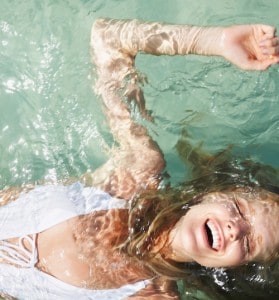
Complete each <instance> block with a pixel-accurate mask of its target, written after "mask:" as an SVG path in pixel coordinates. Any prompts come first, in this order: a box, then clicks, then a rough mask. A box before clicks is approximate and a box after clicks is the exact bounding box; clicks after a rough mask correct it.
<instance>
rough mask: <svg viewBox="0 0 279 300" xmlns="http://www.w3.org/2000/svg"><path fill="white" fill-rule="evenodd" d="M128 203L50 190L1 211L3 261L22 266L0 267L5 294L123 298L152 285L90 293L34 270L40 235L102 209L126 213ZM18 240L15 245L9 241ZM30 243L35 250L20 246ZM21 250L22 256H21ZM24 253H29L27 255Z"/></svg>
mask: <svg viewBox="0 0 279 300" xmlns="http://www.w3.org/2000/svg"><path fill="white" fill-rule="evenodd" d="M126 205H127V201H124V200H119V199H115V198H112V197H111V196H110V195H108V194H107V193H104V192H102V191H100V190H97V189H95V188H91V187H90V188H88V187H86V188H84V187H83V185H82V184H80V183H75V184H73V185H70V186H63V185H58V186H57V185H47V186H39V187H36V188H35V189H34V190H32V191H30V192H28V193H23V194H21V195H20V196H19V198H18V199H17V200H16V201H14V202H11V203H9V204H7V205H5V206H2V207H0V259H1V257H2V258H5V260H9V261H11V262H13V263H16V264H17V265H20V266H22V267H20V268H17V267H15V266H12V265H9V264H0V292H2V293H5V294H9V295H11V296H13V297H16V298H18V299H28V300H36V299H38V300H39V299H40V300H44V299H52V300H55V299H59V300H64V299H71V300H72V299H80V300H83V299H84V300H85V299H94V300H95V299H102V300H106V299H114V300H117V299H123V298H125V297H128V296H130V295H132V294H134V293H136V292H137V291H138V290H140V289H142V288H144V287H145V286H146V284H147V283H148V282H149V281H140V282H137V283H135V284H128V285H125V286H122V287H121V288H118V289H110V290H90V289H85V288H78V287H75V286H72V285H70V284H67V283H64V282H63V281H61V280H58V279H56V278H54V277H52V276H50V275H48V274H46V273H44V272H42V271H40V270H38V269H37V268H36V267H35V264H36V263H37V259H38V258H37V249H36V246H35V236H36V234H37V233H39V232H41V231H43V230H46V229H48V228H50V227H52V226H54V225H56V224H58V223H61V222H63V221H66V220H67V219H70V218H73V217H75V216H78V215H82V214H89V213H90V212H93V211H97V210H107V209H112V208H125V207H126ZM13 237H18V238H19V239H18V245H17V246H14V245H12V244H10V243H8V242H7V241H4V240H5V239H9V238H13ZM23 238H24V239H25V242H26V239H28V242H29V243H30V244H31V245H32V249H33V250H32V251H31V252H29V251H26V250H24V249H23V247H22V246H21V241H22V239H23ZM18 250H20V253H21V254H20V253H19V252H18ZM23 250H24V252H23Z"/></svg>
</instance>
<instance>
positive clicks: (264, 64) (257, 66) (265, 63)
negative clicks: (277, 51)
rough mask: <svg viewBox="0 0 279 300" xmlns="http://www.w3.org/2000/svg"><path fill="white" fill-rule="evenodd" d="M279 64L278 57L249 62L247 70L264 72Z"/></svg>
mask: <svg viewBox="0 0 279 300" xmlns="http://www.w3.org/2000/svg"><path fill="white" fill-rule="evenodd" d="M277 63H278V57H276V56H272V57H271V58H267V59H265V60H261V61H260V60H252V59H251V60H249V61H248V63H247V65H246V67H245V70H256V71H263V70H266V69H268V68H269V67H270V66H272V65H274V64H277Z"/></svg>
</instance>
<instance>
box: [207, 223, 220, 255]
mask: <svg viewBox="0 0 279 300" xmlns="http://www.w3.org/2000/svg"><path fill="white" fill-rule="evenodd" d="M205 231H206V235H207V240H208V243H209V245H210V247H211V248H212V249H213V250H215V251H218V250H219V249H220V247H221V237H220V234H219V231H218V229H217V228H216V225H215V224H214V223H213V222H212V221H211V220H208V221H206V223H205Z"/></svg>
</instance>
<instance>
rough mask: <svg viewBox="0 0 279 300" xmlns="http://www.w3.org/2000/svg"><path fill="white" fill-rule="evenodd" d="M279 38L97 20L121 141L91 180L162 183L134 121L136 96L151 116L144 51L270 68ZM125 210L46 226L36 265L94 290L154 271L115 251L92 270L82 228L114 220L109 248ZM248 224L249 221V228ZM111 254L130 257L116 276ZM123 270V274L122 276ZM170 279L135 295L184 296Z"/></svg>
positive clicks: (155, 157)
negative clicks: (140, 60)
mask: <svg viewBox="0 0 279 300" xmlns="http://www.w3.org/2000/svg"><path fill="white" fill-rule="evenodd" d="M278 44H279V39H278V37H276V36H275V29H274V28H273V27H271V26H267V25H239V26H232V27H211V28H206V27H197V26H185V25H167V24H160V23H141V22H139V21H113V20H97V21H96V22H95V24H94V25H93V28H92V35H91V49H92V56H93V60H94V63H95V66H96V71H97V82H96V86H95V91H96V93H97V94H99V95H100V96H101V97H102V100H103V103H104V110H105V113H106V114H107V117H108V122H109V125H110V128H111V131H112V134H113V136H114V138H115V140H116V141H117V142H118V145H119V146H118V147H116V148H115V149H114V150H113V151H112V155H111V158H110V159H109V160H108V162H107V163H106V164H105V165H103V166H102V167H101V168H100V169H98V170H96V171H95V172H94V173H89V174H85V175H84V176H83V178H82V180H83V181H84V183H85V184H87V185H94V186H96V187H99V188H101V189H102V190H104V191H106V192H108V193H110V194H111V195H113V196H116V197H119V198H122V199H127V200H129V199H131V197H132V196H133V195H134V194H136V193H140V192H141V190H142V189H145V188H146V187H149V188H153V189H156V188H157V187H158V184H159V181H160V173H161V171H162V170H163V168H164V166H165V162H164V158H163V155H162V153H161V151H160V149H159V148H158V146H157V145H156V143H155V142H154V141H153V140H152V139H151V137H150V136H149V135H148V133H147V130H146V129H145V128H144V127H143V126H141V125H139V124H137V123H136V122H135V121H134V120H133V118H132V117H131V114H130V110H129V102H130V101H135V102H136V103H137V104H138V107H139V110H140V112H141V114H142V116H143V117H145V118H149V116H148V114H147V112H146V110H145V104H144V98H143V93H142V90H141V88H140V86H139V82H140V80H141V79H140V78H139V76H138V74H137V72H136V70H135V67H134V63H135V57H136V55H137V53H138V52H145V53H149V54H154V55H177V54H179V55H186V54H189V53H193V54H202V55H219V56H223V57H224V58H226V59H228V60H229V61H231V62H232V63H233V64H235V65H237V66H238V67H240V68H242V69H250V70H264V69H266V68H268V67H270V66H271V65H274V64H277V63H278V61H279V46H278ZM123 99H124V101H123ZM7 193H8V192H7V191H6V192H2V194H0V196H1V198H3V199H5V201H6V198H7ZM204 205H206V204H204ZM214 205H220V209H221V208H222V209H224V205H223V204H220V203H219V204H218V203H217V204H216V203H215V204H214ZM218 207H219V206H218ZM203 208H204V207H203ZM199 209H200V208H199ZM121 213H123V212H120V211H118V212H115V214H116V216H115V219H114V221H112V218H110V215H109V214H112V212H103V215H98V216H97V215H94V214H91V215H87V216H84V217H83V219H82V220H81V219H80V218H74V219H71V220H69V221H66V222H63V223H61V224H58V225H57V226H54V227H52V228H49V229H48V230H46V231H44V232H41V233H39V234H38V236H37V246H38V247H37V248H38V253H39V262H38V265H37V267H38V268H40V269H41V270H42V271H44V272H46V273H48V274H50V275H52V276H55V277H56V278H58V279H60V280H63V281H65V282H67V283H70V284H73V285H76V286H81V287H88V288H92V289H94V288H95V289H101V288H112V287H119V286H121V285H123V284H125V283H128V282H135V281H139V280H142V279H147V278H151V277H152V274H150V272H149V271H147V270H146V269H145V268H144V266H143V265H142V264H141V263H139V262H136V261H135V260H133V259H129V258H127V257H125V256H123V255H122V254H119V253H115V252H113V251H112V250H111V251H107V252H106V253H105V255H104V256H103V258H102V259H103V260H102V263H103V265H102V263H101V264H100V265H99V273H98V271H97V273H96V272H95V273H94V274H93V273H92V270H93V269H94V268H95V269H96V263H94V262H93V261H92V257H94V253H96V248H94V247H92V246H91V248H90V245H89V243H87V241H88V240H90V239H92V232H91V233H90V232H89V233H88V234H86V233H85V234H84V235H82V234H81V232H87V231H86V229H87V228H88V227H86V226H87V225H86V224H89V223H90V222H91V223H92V222H95V221H96V222H97V220H99V221H101V223H103V224H104V226H105V225H107V224H110V225H111V226H115V228H118V232H120V235H119V236H118V237H115V236H114V235H113V233H112V232H110V233H109V232H108V230H107V231H106V230H103V231H101V234H100V235H99V236H98V238H96V239H97V240H98V242H99V241H107V242H104V244H99V245H100V247H103V249H105V247H106V248H108V246H107V245H108V244H110V243H112V242H115V241H116V240H115V238H116V239H117V241H118V242H119V241H121V240H122V239H124V238H125V235H126V233H125V230H126V229H127V228H126V227H127V226H126V225H121V224H122V223H121V222H122V221H121V220H123V218H118V217H117V215H118V214H121ZM234 217H235V216H234ZM124 219H125V218H124ZM185 220H186V221H187V218H185V219H182V220H181V222H180V223H183V222H184V221H185ZM239 220H240V222H239V224H242V223H243V222H242V220H241V218H239ZM186 221H185V222H186ZM110 222H111V223H110ZM119 226H120V227H119ZM121 226H123V227H121ZM239 226H240V225H239ZM181 228H183V227H181ZM245 230H246V229H244V227H243V231H245ZM247 232H248V231H247ZM172 234H173V235H172V236H171V240H172V241H173V245H171V247H172V248H174V250H175V252H176V254H173V255H174V257H173V258H174V259H176V260H182V259H184V260H185V261H188V260H192V259H194V257H190V256H189V255H188V254H187V255H186V254H185V251H184V250H185V249H184V250H183V246H181V245H182V244H181V243H182V241H183V239H184V237H183V238H181V235H180V233H178V228H177V227H176V228H175V230H174V231H173V232H172ZM179 235H180V238H178V237H179ZM107 243H108V244H107ZM27 248H28V246H27ZM110 249H112V247H111V248H110ZM186 250H187V249H186ZM112 255H113V259H114V261H115V262H117V263H119V264H120V262H121V261H122V260H123V261H125V262H126V263H127V264H126V266H125V267H123V268H122V269H121V268H118V269H117V273H115V274H113V272H112V275H111V277H108V276H107V277H106V276H104V275H103V273H102V270H103V268H104V266H105V267H108V266H107V262H110V259H111V257H112ZM196 260H197V261H198V259H196ZM105 261H107V262H105ZM127 266H128V267H127ZM62 270H64V271H62ZM65 270H66V272H65ZM108 273H109V272H108ZM100 274H101V275H102V276H101V275H100ZM119 274H123V276H120V275H119ZM127 274H128V275H127ZM117 275H119V276H118V277H119V280H117V281H115V278H116V277H117ZM96 278H102V279H100V280H98V279H96ZM162 280H164V279H162ZM108 282H109V283H110V286H107V284H108ZM164 282H165V286H166V288H164V289H163V288H158V287H159V286H160V287H162V286H164V284H162V282H160V284H159V285H158V284H157V283H156V281H154V282H153V283H151V284H150V285H149V286H148V287H147V288H146V289H144V290H141V291H140V292H138V293H137V294H136V295H134V296H131V297H129V299H178V297H179V296H178V294H177V293H176V291H173V289H172V288H173V287H172V286H171V284H167V281H164ZM113 284H115V286H113Z"/></svg>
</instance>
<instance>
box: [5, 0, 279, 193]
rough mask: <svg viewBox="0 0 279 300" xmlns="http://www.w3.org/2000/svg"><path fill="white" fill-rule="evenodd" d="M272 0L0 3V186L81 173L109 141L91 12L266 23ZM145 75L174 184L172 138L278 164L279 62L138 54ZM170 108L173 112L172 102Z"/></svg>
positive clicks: (177, 170) (181, 174)
mask: <svg viewBox="0 0 279 300" xmlns="http://www.w3.org/2000/svg"><path fill="white" fill-rule="evenodd" d="M278 11H279V2H278V1H277V0H269V1H266V0H255V1H249V0H237V1H227V0H223V1H222V0H214V1H206V0H197V1H192V0H191V1H190V0H164V1H160V0H118V1H117V0H110V1H104V0H91V1H85V0H83V1H82V0H72V1H70V0H68V1H66V0H64V1H54V0H53V1H51V0H44V1H40V0H28V1H25V2H24V1H19V0H17V1H15V0H14V1H11V0H1V9H0V170H1V172H0V188H3V187H4V186H10V185H20V184H23V183H28V182H34V181H44V180H51V181H53V182H56V181H58V180H62V179H66V178H69V177H76V176H80V175H81V174H83V173H84V172H86V171H87V170H94V169H95V168H97V167H98V166H100V165H101V164H102V163H103V162H104V161H105V160H106V159H107V155H108V153H107V151H106V149H107V146H110V145H111V144H112V137H111V135H110V133H109V130H108V127H107V125H106V121H105V118H104V115H103V114H102V109H101V103H100V99H98V98H97V97H96V96H95V95H94V93H93V91H92V89H91V85H92V64H91V62H90V55H89V37H90V28H91V25H92V23H93V21H94V20H95V19H96V18H97V17H112V18H140V19H145V20H156V21H165V22H172V23H188V24H200V25H228V24H232V23H252V22H253V23H268V24H271V25H274V26H277V27H278V28H279V19H278ZM137 66H138V68H139V69H140V71H141V72H142V73H144V74H146V76H147V77H148V84H147V85H146V86H145V88H144V91H145V96H146V103H147V107H148V109H149V110H151V111H152V113H153V116H154V118H155V122H154V124H147V126H148V127H149V129H150V133H151V134H152V136H153V137H154V139H155V140H156V141H157V142H158V144H159V145H160V147H161V148H162V150H163V152H164V154H165V158H166V160H167V163H168V166H167V171H168V173H169V174H170V175H171V181H172V182H173V183H176V182H178V181H182V180H183V179H184V178H185V177H187V170H186V169H185V167H184V165H183V164H182V163H181V161H180V159H179V157H178V154H177V152H176V150H175V145H176V143H177V141H178V140H179V138H180V137H181V130H182V129H185V128H187V130H188V132H189V133H190V135H191V139H192V142H193V143H194V144H199V143H200V142H201V141H203V142H204V148H205V149H207V150H208V151H211V152H215V151H218V150H220V149H224V148H225V147H226V146H227V145H228V144H233V145H234V146H235V152H237V153H238V154H241V155H249V156H251V157H252V158H253V159H255V160H258V161H261V162H263V163H268V164H272V165H274V166H277V167H278V166H279V157H278V151H277V149H278V144H279V138H278V128H279V109H278V100H279V99H278V97H279V96H278V95H279V84H278V83H279V67H278V66H276V67H272V68H270V69H269V70H268V71H266V72H245V71H241V70H238V69H237V68H235V67H234V66H231V65H230V64H228V63H227V62H225V61H224V60H223V59H221V58H215V57H197V56H187V57H152V56H147V55H139V57H138V59H137ZM170 108H171V109H170Z"/></svg>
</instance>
